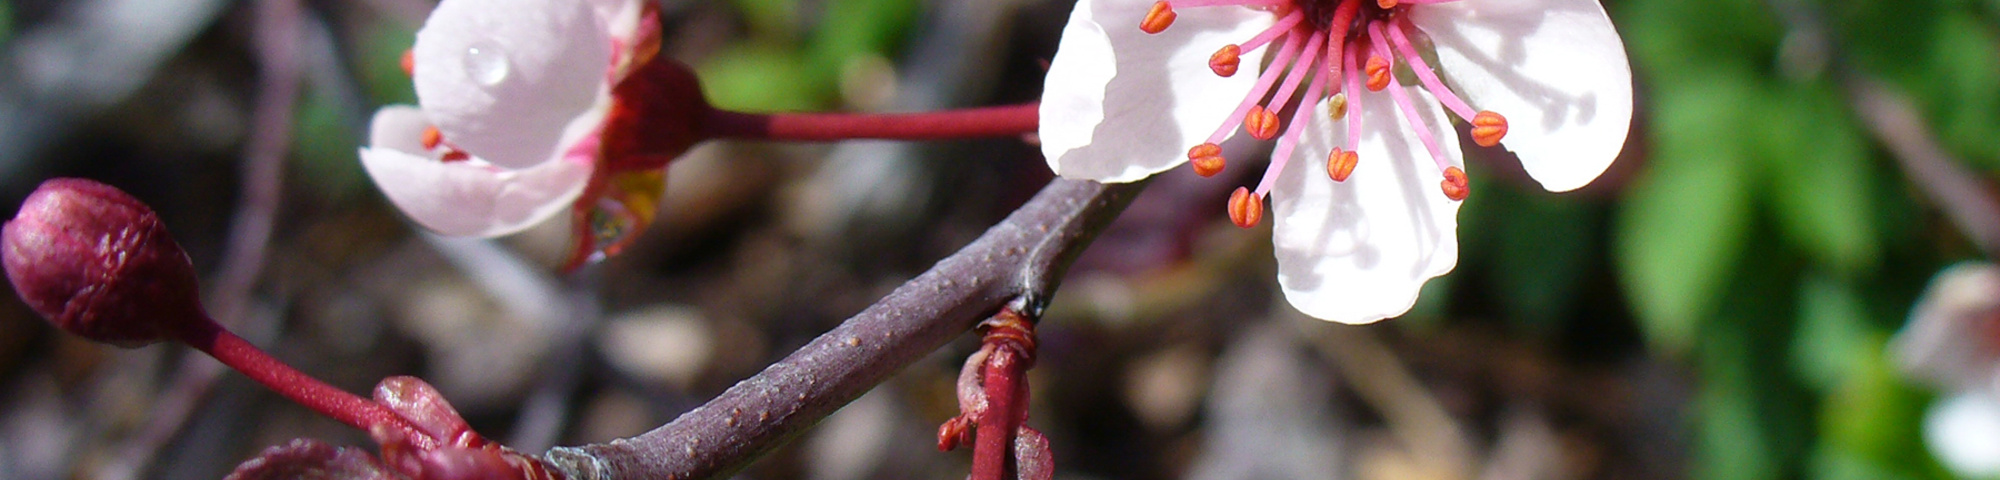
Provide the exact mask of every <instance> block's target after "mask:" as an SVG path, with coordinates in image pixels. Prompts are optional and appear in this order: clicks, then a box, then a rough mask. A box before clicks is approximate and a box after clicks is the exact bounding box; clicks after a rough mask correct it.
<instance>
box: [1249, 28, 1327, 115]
mask: <svg viewBox="0 0 2000 480" xmlns="http://www.w3.org/2000/svg"><path fill="white" fill-rule="evenodd" d="M1325 41H1326V37H1325V36H1321V35H1313V36H1312V37H1311V38H1309V39H1307V40H1306V46H1305V48H1304V49H1302V50H1300V51H1301V52H1303V53H1302V54H1301V55H1300V56H1299V60H1298V61H1297V62H1294V63H1292V64H1291V66H1292V68H1290V70H1291V73H1290V74H1287V75H1285V83H1283V84H1280V85H1281V86H1280V87H1278V94H1277V95H1272V96H1271V104H1270V105H1269V106H1266V107H1264V108H1265V109H1268V110H1270V111H1271V112H1273V113H1276V112H1278V111H1279V110H1284V109H1285V105H1287V104H1288V102H1289V101H1291V99H1292V94H1294V93H1298V91H1299V85H1300V84H1302V83H1305V80H1306V74H1308V73H1312V70H1313V67H1314V66H1315V65H1316V63H1315V62H1316V61H1318V60H1319V47H1320V44H1321V43H1323V42H1325ZM1271 65H1272V66H1274V67H1275V66H1277V65H1278V64H1275V63H1274V64H1271ZM1306 99H1307V100H1306V101H1308V102H1310V101H1312V95H1310V94H1308V95H1306Z"/></svg>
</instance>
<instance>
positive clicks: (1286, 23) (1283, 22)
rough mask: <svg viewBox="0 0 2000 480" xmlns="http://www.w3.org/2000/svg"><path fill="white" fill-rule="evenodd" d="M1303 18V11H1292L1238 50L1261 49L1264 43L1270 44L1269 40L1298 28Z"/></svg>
mask: <svg viewBox="0 0 2000 480" xmlns="http://www.w3.org/2000/svg"><path fill="white" fill-rule="evenodd" d="M1305 18H1306V14H1305V13H1304V11H1302V10H1292V13H1289V14H1286V15H1285V16H1284V18H1279V19H1278V23H1274V24H1271V28H1266V29H1264V31H1263V32H1261V33H1258V34H1257V36H1255V37H1250V41H1248V42H1243V45H1242V46H1241V47H1239V48H1241V49H1242V50H1243V51H1245V52H1248V51H1251V50H1255V49H1256V48H1257V47H1262V46H1264V44H1266V43H1271V40H1274V39H1277V38H1278V36H1279V35H1284V34H1286V33H1290V32H1291V31H1292V27H1296V26H1298V25H1299V22H1300V21H1303V20H1305Z"/></svg>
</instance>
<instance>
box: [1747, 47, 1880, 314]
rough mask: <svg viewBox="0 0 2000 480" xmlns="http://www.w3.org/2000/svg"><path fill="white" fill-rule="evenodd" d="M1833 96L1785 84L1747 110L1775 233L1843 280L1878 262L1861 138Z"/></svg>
mask: <svg viewBox="0 0 2000 480" xmlns="http://www.w3.org/2000/svg"><path fill="white" fill-rule="evenodd" d="M1841 102H1842V100H1841V99H1840V97H1839V96H1838V92H1837V91H1834V90H1832V89H1831V88H1826V87H1824V86H1822V85H1791V86H1788V88H1782V89H1780V90H1778V91H1777V92H1774V93H1773V94H1772V95H1769V96H1766V97H1765V98H1764V101H1761V102H1759V103H1757V104H1754V105H1753V106H1752V107H1753V108H1755V109H1757V110H1759V111H1761V112H1762V113H1761V114H1760V117H1762V118H1765V119H1784V120H1783V121H1757V122H1752V123H1750V124H1749V125H1746V126H1747V127H1751V128H1758V129H1759V130H1758V133H1760V135H1756V136H1755V138H1756V139H1757V140H1758V146H1759V147H1761V148H1760V150H1759V152H1758V153H1759V155H1758V157H1760V158H1762V159H1763V160H1764V161H1765V162H1766V164H1767V165H1768V168H1766V169H1765V172H1766V173H1767V174H1768V175H1767V176H1768V178H1769V179H1770V182H1771V183H1770V186H1769V188H1764V189H1762V191H1763V192H1765V193H1767V194H1769V196H1770V198H1771V200H1772V206H1773V208H1774V210H1775V213H1776V214H1777V220H1778V226H1779V227H1780V228H1781V229H1782V231H1783V232H1784V233H1785V234H1786V237H1787V238H1788V239H1790V241H1791V242H1792V243H1793V244H1794V245H1798V246H1799V247H1800V248H1801V249H1802V250H1804V251H1806V252H1807V253H1809V254H1811V255H1812V256H1813V258H1814V259H1815V260H1817V261H1818V262H1819V263H1820V264H1821V265H1825V266H1826V267H1828V268H1830V269H1832V270H1833V271H1835V272H1838V273H1840V274H1843V275H1849V276H1853V275H1860V274H1865V273H1867V272H1868V271H1870V270H1872V269H1873V268H1874V266H1875V264H1876V262H1877V261H1878V259H1879V257H1880V241H1879V240H1877V238H1876V232H1875V224H1874V193H1873V192H1872V191H1871V185H1872V179H1873V178H1874V177H1873V176H1871V175H1870V173H1871V172H1870V169H1869V165H1868V157H1867V154H1868V150H1867V146H1866V145H1865V144H1864V143H1863V142H1862V139H1861V132H1860V131H1859V130H1857V129H1856V128H1855V126H1854V125H1853V124H1852V123H1851V122H1850V121H1849V117H1848V112H1847V111H1846V110H1845V107H1844V105H1843V104H1842V103H1841Z"/></svg>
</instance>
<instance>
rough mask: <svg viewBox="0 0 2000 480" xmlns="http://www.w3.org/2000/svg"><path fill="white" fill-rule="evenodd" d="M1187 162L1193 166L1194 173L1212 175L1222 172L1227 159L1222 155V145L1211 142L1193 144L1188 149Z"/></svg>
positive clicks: (1204, 175) (1205, 175)
mask: <svg viewBox="0 0 2000 480" xmlns="http://www.w3.org/2000/svg"><path fill="white" fill-rule="evenodd" d="M1188 164H1189V165H1193V166H1194V173H1195V175H1201V176H1203V177H1213V176H1215V174H1217V173H1222V168H1223V167H1224V166H1227V165H1228V164H1229V161H1228V160H1227V159H1225V158H1223V157H1222V146H1221V145H1216V144H1213V143H1204V144H1201V145H1195V146H1194V148H1190V149H1188Z"/></svg>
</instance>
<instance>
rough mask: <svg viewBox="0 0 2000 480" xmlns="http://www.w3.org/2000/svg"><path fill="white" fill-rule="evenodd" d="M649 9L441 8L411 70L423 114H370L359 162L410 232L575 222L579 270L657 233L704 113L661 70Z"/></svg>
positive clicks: (533, 4)
mask: <svg viewBox="0 0 2000 480" xmlns="http://www.w3.org/2000/svg"><path fill="white" fill-rule="evenodd" d="M659 28H660V27H659V21H658V14H657V12H656V11H655V9H654V7H652V6H651V4H650V3H647V2H644V1H641V0H444V1H443V2H440V3H439V4H438V6H437V9H436V10H434V11H432V12H431V16H430V17H429V18H428V19H427V20H426V21H425V22H424V25H423V28H422V29H421V30H418V32H417V39H416V45H415V46H414V47H413V48H412V49H411V50H410V52H409V53H408V55H407V56H406V57H405V58H404V67H405V69H407V70H408V71H409V73H410V75H411V80H412V81H413V82H414V83H415V85H416V92H417V99H418V105H417V106H414V107H412V106H408V105H394V106H389V107H385V108H383V109H382V110H380V111H378V112H376V113H375V117H374V119H373V121H372V123H371V125H370V127H369V142H368V143H369V146H367V147H364V148H362V149H361V163H362V165H363V167H365V168H366V170H367V171H368V174H369V176H371V177H373V178H374V179H375V183H376V185H378V186H380V187H381V189H382V192H383V193H384V194H385V195H387V196H388V197H389V200H390V201H392V202H394V203H395V204H396V206H397V207H398V208H400V209H401V210H402V211H403V212H404V213H406V214H408V215H409V216H410V218H411V219H413V220H415V221H416V222H417V223H419V224H422V225H423V226H425V227H427V228H430V229H432V230H435V231H437V232H439V233H443V234H446V235H460V236H488V237H490V236H499V235H506V234H510V233H514V232H518V231H521V230H524V229H526V228H528V227H530V226H533V225H535V224H537V223H540V222H542V221H544V220H547V219H549V218H551V217H553V216H555V215H556V214H557V213H561V212H562V211H563V209H564V208H569V209H571V210H573V211H574V217H573V220H572V223H573V224H572V228H573V229H574V231H575V243H576V248H575V250H574V253H573V254H572V256H571V259H570V264H571V265H572V266H574V265H577V264H580V263H581V262H583V261H585V260H588V259H592V258H601V257H602V256H604V255H608V254H611V253H615V252H616V251H617V250H618V249H619V248H621V247H622V246H624V244H625V243H626V242H629V241H630V240H632V239H634V238H636V237H637V235H636V233H637V231H638V230H639V229H641V228H643V227H644V226H645V225H646V224H648V223H650V222H651V221H652V219H653V217H654V214H655V210H656V208H657V201H658V199H659V197H660V195H661V193H662V190H663V189H664V188H665V178H664V174H665V168H666V164H667V162H669V161H671V160H672V159H673V158H674V157H676V156H678V155H679V154H680V153H682V152H684V151H685V150H687V149H688V148H689V147H690V146H692V145H693V144H694V143H695V142H696V141H697V140H699V138H698V137H699V135H698V134H697V133H696V132H695V130H694V128H695V127H694V125H692V123H693V122H692V121H691V119H694V118H698V117H699V115H700V114H702V113H704V112H706V111H707V110H708V106H707V104H706V103H705V102H704V101H703V99H702V97H701V92H700V89H699V86H698V85H697V84H696V81H695V79H694V77H693V74H692V73H691V72H689V71H687V69H686V68H685V67H683V66H681V65H680V64H678V63H676V62H673V61H671V60H664V59H659V58H657V57H658V55H657V53H658V51H659V42H660V30H659Z"/></svg>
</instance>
